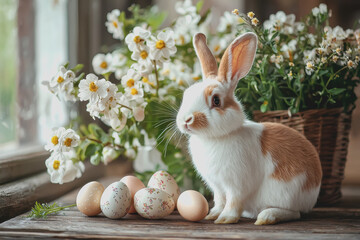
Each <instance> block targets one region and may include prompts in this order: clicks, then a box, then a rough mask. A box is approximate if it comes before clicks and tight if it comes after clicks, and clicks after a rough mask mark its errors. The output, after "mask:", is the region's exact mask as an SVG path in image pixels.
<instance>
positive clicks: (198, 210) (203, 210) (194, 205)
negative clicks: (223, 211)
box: [177, 190, 209, 222]
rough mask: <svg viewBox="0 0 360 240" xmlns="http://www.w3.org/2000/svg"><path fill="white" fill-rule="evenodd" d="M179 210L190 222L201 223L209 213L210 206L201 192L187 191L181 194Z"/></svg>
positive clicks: (178, 204) (178, 203) (178, 202)
mask: <svg viewBox="0 0 360 240" xmlns="http://www.w3.org/2000/svg"><path fill="white" fill-rule="evenodd" d="M177 210H178V211H179V213H180V215H181V216H182V217H183V218H185V219H186V220H188V221H194V222H195V221H200V220H202V219H204V218H205V217H206V215H207V214H208V212H209V204H208V202H207V201H206V198H205V197H204V196H203V195H202V194H201V193H199V192H197V191H194V190H187V191H185V192H183V193H182V194H180V196H179V198H178V201H177Z"/></svg>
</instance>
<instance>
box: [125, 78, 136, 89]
mask: <svg viewBox="0 0 360 240" xmlns="http://www.w3.org/2000/svg"><path fill="white" fill-rule="evenodd" d="M134 84H135V80H134V79H132V78H130V79H129V80H127V82H126V86H128V87H133V86H134Z"/></svg>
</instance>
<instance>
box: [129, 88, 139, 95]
mask: <svg viewBox="0 0 360 240" xmlns="http://www.w3.org/2000/svg"><path fill="white" fill-rule="evenodd" d="M130 93H131V95H136V94H138V90H137V89H136V88H132V89H131V92H130Z"/></svg>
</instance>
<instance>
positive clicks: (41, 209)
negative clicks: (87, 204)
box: [26, 202, 76, 218]
mask: <svg viewBox="0 0 360 240" xmlns="http://www.w3.org/2000/svg"><path fill="white" fill-rule="evenodd" d="M75 206H76V204H71V205H68V206H64V207H60V206H59V205H58V204H57V203H56V202H55V203H53V204H48V203H42V204H40V203H38V202H35V206H34V207H33V208H32V209H31V212H30V213H29V214H28V215H27V216H26V217H27V218H46V217H47V216H48V215H49V214H52V213H57V212H59V211H62V210H64V209H66V208H71V207H75Z"/></svg>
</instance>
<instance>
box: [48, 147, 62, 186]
mask: <svg viewBox="0 0 360 240" xmlns="http://www.w3.org/2000/svg"><path fill="white" fill-rule="evenodd" d="M65 162H66V158H65V156H64V155H63V154H62V153H58V152H53V153H52V154H51V156H50V157H49V158H48V159H46V161H45V165H46V168H47V172H48V174H49V175H50V181H51V182H52V183H60V184H62V183H63V176H64V173H65V170H66V163H65Z"/></svg>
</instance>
